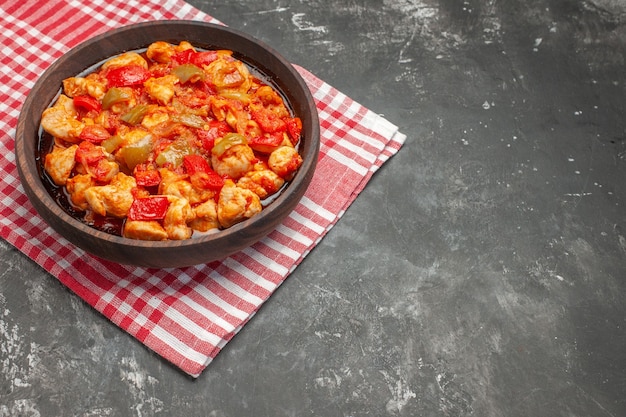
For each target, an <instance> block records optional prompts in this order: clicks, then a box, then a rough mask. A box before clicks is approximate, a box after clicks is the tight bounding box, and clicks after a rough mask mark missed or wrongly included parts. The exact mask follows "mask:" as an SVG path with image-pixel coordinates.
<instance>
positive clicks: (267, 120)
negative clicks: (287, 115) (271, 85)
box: [252, 109, 287, 133]
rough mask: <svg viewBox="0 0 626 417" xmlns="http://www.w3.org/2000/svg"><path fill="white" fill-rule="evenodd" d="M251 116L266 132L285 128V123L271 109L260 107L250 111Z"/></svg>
mask: <svg viewBox="0 0 626 417" xmlns="http://www.w3.org/2000/svg"><path fill="white" fill-rule="evenodd" d="M252 118H253V119H254V120H255V121H256V122H257V123H258V124H259V126H261V129H263V130H264V131H266V132H267V133H276V132H282V131H285V130H286V129H287V124H286V123H285V122H284V121H283V120H282V119H281V118H280V117H278V116H277V115H276V113H274V112H272V111H271V110H267V109H261V110H257V111H254V112H252Z"/></svg>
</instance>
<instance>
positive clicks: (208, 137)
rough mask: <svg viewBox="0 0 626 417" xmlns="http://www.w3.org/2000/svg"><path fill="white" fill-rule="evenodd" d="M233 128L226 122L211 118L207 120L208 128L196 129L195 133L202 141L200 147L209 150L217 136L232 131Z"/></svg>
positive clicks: (219, 136)
mask: <svg viewBox="0 0 626 417" xmlns="http://www.w3.org/2000/svg"><path fill="white" fill-rule="evenodd" d="M232 131H233V130H232V129H231V127H230V126H229V125H228V123H226V122H219V121H217V120H211V121H210V122H209V130H204V129H197V130H196V134H197V135H198V139H200V141H201V142H202V147H203V148H204V149H205V150H206V151H208V152H210V151H211V149H213V146H214V145H215V140H216V139H217V138H221V137H223V136H224V135H225V134H227V133H230V132H232Z"/></svg>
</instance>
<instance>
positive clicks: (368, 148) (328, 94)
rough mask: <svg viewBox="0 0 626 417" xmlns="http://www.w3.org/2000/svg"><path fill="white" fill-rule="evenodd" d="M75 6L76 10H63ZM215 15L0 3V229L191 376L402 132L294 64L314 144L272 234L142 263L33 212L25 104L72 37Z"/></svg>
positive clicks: (115, 4) (331, 220) (152, 6)
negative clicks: (21, 154)
mask: <svg viewBox="0 0 626 417" xmlns="http://www.w3.org/2000/svg"><path fill="white" fill-rule="evenodd" d="M69 16H71V17H72V18H71V19H68V17H69ZM161 19H189V20H202V21H207V22H212V23H220V22H218V21H217V20H215V19H214V18H212V17H211V16H208V15H206V14H205V13H203V12H201V11H199V10H197V9H195V8H193V7H192V6H190V5H189V4H187V3H185V2H183V1H180V0H170V1H167V2H165V3H163V2H158V4H157V1H156V0H155V1H154V2H148V1H112V2H110V1H94V2H92V3H91V4H89V5H88V6H86V5H85V4H83V2H78V1H75V2H72V1H70V2H64V1H52V2H45V3H41V2H37V1H27V2H23V1H8V2H5V3H4V4H3V5H1V6H0V23H1V25H2V29H3V31H2V34H1V35H0V47H1V48H2V56H1V61H0V63H1V67H0V94H1V95H2V101H1V102H0V135H1V136H0V137H1V142H0V174H1V176H2V178H1V179H0V236H2V238H4V239H5V240H6V241H7V242H9V243H10V244H12V245H13V246H15V247H16V248H17V249H19V250H20V251H21V252H23V253H24V254H26V255H27V256H28V257H29V258H31V259H32V260H33V261H35V262H36V263H37V264H39V265H41V266H42V267H43V268H44V269H45V270H47V271H48V272H50V273H51V274H52V275H53V276H55V277H56V278H58V279H59V280H60V281H61V282H62V283H63V284H64V285H65V286H67V287H68V288H69V289H70V290H72V291H73V292H74V293H76V294H77V295H78V296H79V297H80V298H82V299H83V300H85V301H86V302H87V303H88V304H89V305H91V306H92V307H94V308H95V309H96V310H97V311H99V312H100V313H102V314H103V315H104V316H105V317H107V318H108V319H109V320H111V321H112V322H113V323H115V324H116V325H118V326H119V327H120V328H122V329H124V330H125V331H126V332H128V333H129V334H131V335H132V336H134V337H135V338H136V339H137V340H139V341H140V342H141V343H143V344H144V345H145V346H147V347H148V348H150V349H151V350H153V351H154V352H156V353H157V354H159V355H160V356H161V357H163V358H164V359H166V360H168V361H169V362H171V363H172V364H174V365H176V366H177V367H179V368H180V369H181V370H182V371H183V372H185V373H187V374H189V375H191V376H193V377H197V376H199V375H200V373H201V372H202V371H203V370H204V369H205V368H206V367H207V366H208V365H209V363H210V362H211V361H212V360H213V359H214V358H215V357H216V355H217V354H218V353H219V352H220V351H221V349H222V348H223V347H224V346H225V345H226V344H227V343H228V341H230V340H231V339H232V337H233V336H234V335H235V334H237V333H238V332H239V330H240V329H241V328H242V327H243V326H244V325H245V324H246V323H247V322H248V321H249V320H250V319H251V318H252V317H253V315H254V314H255V313H256V312H257V311H258V309H259V308H260V307H261V305H262V304H263V303H264V302H265V301H266V300H267V299H268V298H269V297H270V296H271V295H272V293H273V292H274V291H275V290H276V289H277V288H278V286H280V284H281V283H282V282H283V281H284V280H285V279H286V277H287V276H288V275H289V274H290V272H291V271H293V270H294V269H295V268H296V266H297V265H298V264H300V262H301V261H302V260H303V259H304V257H305V256H306V255H307V254H308V253H309V252H310V251H311V250H312V249H313V248H314V247H315V246H316V244H317V243H318V242H319V241H320V240H321V239H322V238H323V237H324V236H325V234H326V233H327V232H328V230H330V228H331V227H332V226H333V225H334V224H335V223H336V222H337V221H338V220H339V218H340V217H341V216H342V215H343V213H344V212H345V210H346V208H347V207H348V206H349V205H350V204H351V203H352V201H354V199H355V198H356V196H357V195H358V194H359V193H360V192H361V191H362V190H363V188H364V187H365V186H366V184H367V182H368V181H369V179H370V178H371V176H372V175H373V174H374V172H375V171H376V170H378V168H380V167H381V166H382V164H383V163H384V162H385V161H386V160H387V159H388V158H390V157H391V156H392V155H394V154H395V153H396V152H398V150H399V149H400V147H401V146H402V144H403V143H404V141H405V139H406V137H405V136H404V135H403V134H402V133H400V132H399V131H398V129H397V127H396V126H394V125H393V124H391V123H390V122H388V121H387V120H386V119H384V118H383V117H381V116H379V115H377V114H375V113H373V112H372V111H370V110H369V109H367V108H365V107H363V106H362V105H360V104H359V103H356V102H355V101H353V100H352V99H350V98H349V97H347V96H346V95H345V94H343V93H341V92H339V91H338V90H336V89H335V88H333V87H332V86H330V85H328V84H327V83H325V82H324V81H322V80H320V79H319V78H317V77H316V76H314V75H313V74H311V73H310V72H308V71H307V70H305V69H304V68H302V67H299V66H295V67H296V69H297V70H298V72H299V73H300V74H301V75H302V77H303V78H304V80H305V81H306V83H307V85H308V86H309V88H310V90H311V92H312V93H313V96H314V99H315V101H316V105H317V108H318V112H319V118H320V127H321V149H320V157H319V161H318V165H317V170H316V173H315V175H314V177H313V180H312V183H311V185H310V187H309V189H308V190H307V193H306V194H305V196H304V197H303V199H302V201H301V202H300V203H299V204H298V206H297V207H296V209H295V210H294V211H293V212H292V213H291V214H290V215H289V216H288V217H287V219H286V220H285V221H284V222H283V223H282V224H281V225H280V226H279V227H278V228H277V229H276V230H274V231H273V232H271V233H270V234H269V235H268V236H267V237H265V238H264V239H262V240H261V241H259V242H257V243H256V244H254V245H252V246H250V247H249V248H246V249H244V250H242V251H241V252H239V253H237V254H234V255H232V256H230V257H228V258H226V259H224V260H222V261H217V262H212V263H209V264H206V265H196V266H193V267H187V268H181V269H161V270H157V269H146V268H136V267H132V266H127V265H119V264H115V263H112V262H108V261H104V260H101V259H99V258H96V257H93V256H91V255H89V254H87V253H85V252H83V251H82V250H80V249H78V248H76V247H74V246H73V245H72V244H70V243H69V242H67V241H66V240H65V239H64V238H62V237H60V236H59V235H58V234H57V233H56V232H55V231H54V230H52V229H51V228H50V227H49V226H48V225H47V224H46V223H45V222H44V221H43V220H42V219H41V218H40V217H39V216H38V215H37V213H36V212H35V210H34V209H33V207H32V206H31V205H30V203H29V201H28V199H27V197H26V196H25V194H24V191H23V189H22V187H21V184H20V181H19V178H18V174H17V169H16V166H15V156H14V141H13V138H14V136H15V128H16V125H17V119H18V117H19V111H20V108H21V104H22V103H23V101H24V99H25V97H26V95H27V94H28V92H29V91H30V89H31V87H32V86H33V84H34V83H35V81H36V80H37V78H38V76H39V75H40V74H41V73H42V72H43V71H44V70H45V69H46V68H47V67H48V66H49V65H50V64H51V63H52V62H54V60H55V59H58V58H59V57H60V56H61V55H62V54H63V53H64V52H66V51H67V50H68V49H69V48H71V47H73V46H76V45H77V44H79V43H80V42H83V41H85V40H86V39H88V38H89V37H91V36H93V35H96V34H98V33H102V32H104V31H106V30H109V29H112V28H115V27H118V26H122V25H126V24H131V23H136V22H140V21H147V20H161Z"/></svg>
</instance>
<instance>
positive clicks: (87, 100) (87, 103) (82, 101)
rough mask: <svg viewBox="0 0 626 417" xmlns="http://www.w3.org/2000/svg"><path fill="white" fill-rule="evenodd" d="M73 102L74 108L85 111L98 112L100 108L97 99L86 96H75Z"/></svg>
mask: <svg viewBox="0 0 626 417" xmlns="http://www.w3.org/2000/svg"><path fill="white" fill-rule="evenodd" d="M73 101H74V106H75V107H78V108H81V109H85V110H87V111H95V112H99V111H100V109H101V108H102V105H101V104H100V102H99V101H98V99H96V98H93V97H91V96H88V95H82V96H76V97H74V98H73Z"/></svg>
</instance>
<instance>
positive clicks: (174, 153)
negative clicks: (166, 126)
mask: <svg viewBox="0 0 626 417" xmlns="http://www.w3.org/2000/svg"><path fill="white" fill-rule="evenodd" d="M191 153H193V150H192V149H191V146H189V142H187V141H186V140H185V139H177V140H176V141H175V142H174V143H172V144H170V145H168V146H167V147H165V149H163V151H161V153H159V155H158V156H157V158H156V163H157V165H158V166H160V167H163V166H166V165H171V166H172V167H174V168H177V167H179V166H180V165H181V164H182V163H183V157H184V156H185V155H189V154H191Z"/></svg>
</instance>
